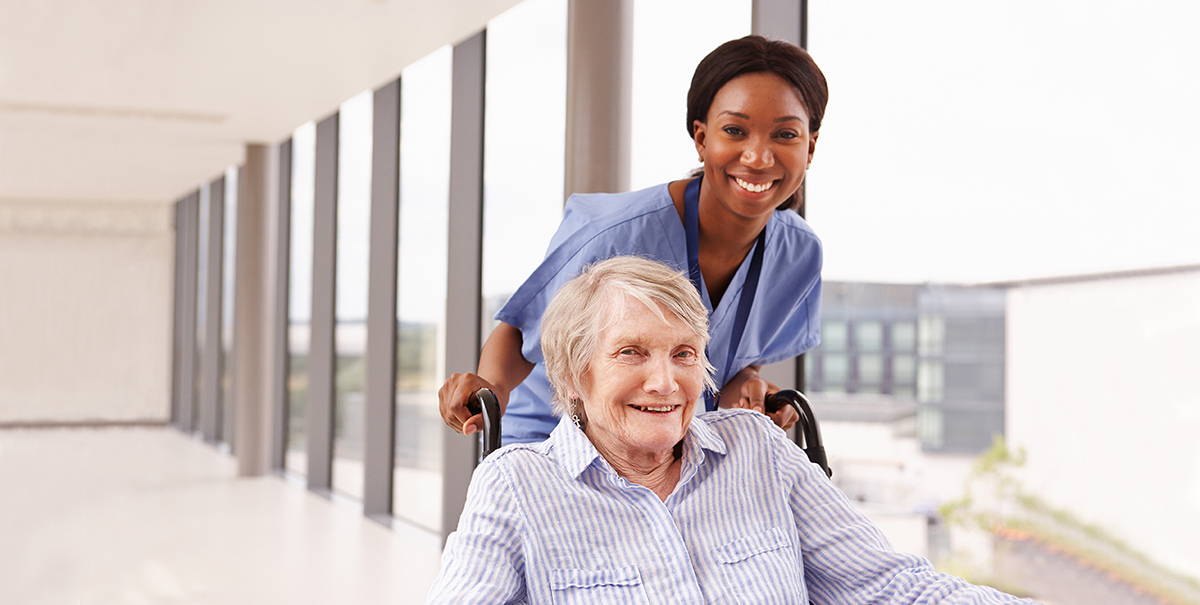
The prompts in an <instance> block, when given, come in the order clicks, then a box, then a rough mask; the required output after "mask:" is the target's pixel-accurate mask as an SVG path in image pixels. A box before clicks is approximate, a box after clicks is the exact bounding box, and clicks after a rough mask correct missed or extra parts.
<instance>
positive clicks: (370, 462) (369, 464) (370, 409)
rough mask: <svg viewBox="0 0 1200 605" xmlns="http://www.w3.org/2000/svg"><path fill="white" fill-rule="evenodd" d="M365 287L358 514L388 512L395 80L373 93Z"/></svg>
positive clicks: (396, 199) (396, 205) (396, 180)
mask: <svg viewBox="0 0 1200 605" xmlns="http://www.w3.org/2000/svg"><path fill="white" fill-rule="evenodd" d="M374 111H375V116H374V120H373V122H372V128H373V134H372V142H371V145H372V149H371V243H370V245H371V250H370V260H369V261H368V269H367V270H368V274H369V278H368V286H367V351H366V364H367V367H366V388H365V391H366V392H365V394H364V398H365V400H366V423H367V426H366V429H365V431H364V436H365V444H364V452H363V454H364V459H363V472H364V474H365V477H364V485H363V514H365V515H367V516H369V517H385V516H388V515H391V513H392V476H393V475H392V465H393V460H392V452H393V451H394V449H395V435H396V431H395V424H396V412H395V410H396V263H397V261H398V259H397V253H398V252H397V251H398V243H399V242H398V241H397V237H398V235H397V234H398V230H399V223H398V222H397V221H398V219H399V212H400V80H395V81H393V82H392V83H390V84H388V85H386V86H384V87H383V88H380V89H379V90H377V91H375V99H374Z"/></svg>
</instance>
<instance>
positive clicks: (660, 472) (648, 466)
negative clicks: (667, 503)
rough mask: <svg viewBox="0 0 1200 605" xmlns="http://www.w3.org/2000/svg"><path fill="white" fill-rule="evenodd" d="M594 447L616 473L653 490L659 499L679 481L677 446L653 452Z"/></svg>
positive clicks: (665, 496)
mask: <svg viewBox="0 0 1200 605" xmlns="http://www.w3.org/2000/svg"><path fill="white" fill-rule="evenodd" d="M596 449H597V450H598V451H599V452H600V455H601V456H603V457H604V459H605V460H607V461H608V464H609V465H610V466H612V467H613V470H615V471H617V474H618V475H620V476H622V477H624V478H625V479H626V480H628V481H629V482H630V483H636V484H637V485H640V486H642V487H645V488H647V489H649V490H650V491H652V492H654V493H655V494H656V495H657V496H658V499H659V500H666V499H667V496H669V495H671V492H672V491H674V490H675V484H676V483H678V482H679V468H680V463H679V458H678V457H677V456H676V449H677V448H672V449H670V450H667V451H665V452H654V453H629V452H617V451H606V450H608V448H604V447H601V446H600V445H597V446H596Z"/></svg>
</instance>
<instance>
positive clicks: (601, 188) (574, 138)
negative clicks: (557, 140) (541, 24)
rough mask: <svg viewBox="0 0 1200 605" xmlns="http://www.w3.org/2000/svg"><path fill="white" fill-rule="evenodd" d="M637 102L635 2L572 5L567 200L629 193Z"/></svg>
mask: <svg viewBox="0 0 1200 605" xmlns="http://www.w3.org/2000/svg"><path fill="white" fill-rule="evenodd" d="M632 98H633V0H570V4H569V5H568V9H567V141H566V156H567V157H566V175H565V178H564V179H563V187H564V189H565V191H564V193H565V194H566V195H571V194H572V193H591V192H618V191H627V190H628V189H629V164H630V159H629V158H630V147H631V143H630V139H631V136H632V135H631V120H632V118H631V115H632V111H633V110H632V107H633V100H632ZM564 199H565V197H564Z"/></svg>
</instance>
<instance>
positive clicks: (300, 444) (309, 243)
mask: <svg viewBox="0 0 1200 605" xmlns="http://www.w3.org/2000/svg"><path fill="white" fill-rule="evenodd" d="M316 145H317V125H316V124H315V123H314V122H308V123H306V124H304V125H302V126H300V127H299V128H297V129H296V130H295V131H294V132H293V133H292V200H291V221H292V224H291V227H290V229H291V234H290V237H289V246H290V250H289V251H288V258H289V261H288V264H289V269H288V271H289V276H288V284H289V288H288V290H289V291H288V375H287V391H288V396H287V401H288V410H287V419H288V425H287V448H286V450H285V451H286V457H285V460H284V468H285V469H286V470H287V471H288V472H291V473H296V474H300V475H305V474H307V473H308V450H307V445H308V441H307V431H306V428H305V427H306V425H305V421H304V411H305V408H306V407H307V405H306V404H307V400H308V352H309V334H310V328H311V325H312V261H313V210H314V206H313V204H314V198H313V195H314V191H313V179H314V177H315V169H316Z"/></svg>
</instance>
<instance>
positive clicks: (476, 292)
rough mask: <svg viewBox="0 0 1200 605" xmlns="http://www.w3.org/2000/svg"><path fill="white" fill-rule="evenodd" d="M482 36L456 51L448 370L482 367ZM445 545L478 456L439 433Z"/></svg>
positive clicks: (470, 446) (464, 442) (463, 441)
mask: <svg viewBox="0 0 1200 605" xmlns="http://www.w3.org/2000/svg"><path fill="white" fill-rule="evenodd" d="M486 57H487V32H486V31H482V32H479V33H478V34H476V35H474V36H472V37H471V38H468V39H467V40H465V41H463V42H462V43H460V44H458V45H457V46H455V47H454V67H453V75H452V78H453V79H452V84H451V87H452V88H451V90H452V92H451V95H452V98H451V100H450V103H451V110H450V112H451V114H450V115H451V118H450V120H451V125H450V215H449V223H450V224H449V228H450V236H451V237H450V242H449V250H448V251H447V257H446V264H447V286H446V353H445V355H446V368H447V372H473V371H474V370H475V368H476V367H477V366H478V365H479V348H480V346H481V344H482V343H480V341H479V334H480V321H481V316H482V311H481V306H482V301H481V288H482V283H483V282H482V273H481V271H482V269H481V267H482V264H483V263H482V259H481V254H482V235H483V115H484V112H483V110H484V88H485V86H484V74H485V73H486V70H485V67H484V66H485V59H486ZM440 430H442V431H444V432H445V436H444V438H443V442H442V443H443V445H442V473H443V474H442V537H443V539H445V537H446V536H448V535H449V534H450V532H452V531H454V529H455V528H456V527H457V526H458V517H459V515H461V514H462V508H463V504H464V503H465V502H466V500H467V485H468V484H469V483H470V482H471V471H472V470H473V469H474V468H475V461H476V460H477V459H478V457H479V454H478V453H477V451H476V448H475V443H476V440H474V439H468V438H466V437H463V436H462V435H459V434H458V433H455V432H454V431H452V430H450V428H449V427H446V426H443V427H441V429H440Z"/></svg>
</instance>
